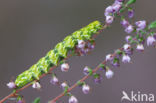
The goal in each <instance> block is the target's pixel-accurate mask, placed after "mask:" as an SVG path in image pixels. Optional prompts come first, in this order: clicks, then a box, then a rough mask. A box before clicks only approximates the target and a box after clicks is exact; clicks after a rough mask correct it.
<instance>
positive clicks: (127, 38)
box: [125, 35, 132, 43]
mask: <svg viewBox="0 0 156 103" xmlns="http://www.w3.org/2000/svg"><path fill="white" fill-rule="evenodd" d="M131 39H132V36H130V35H128V36H126V37H125V40H126V42H127V43H130V41H131Z"/></svg>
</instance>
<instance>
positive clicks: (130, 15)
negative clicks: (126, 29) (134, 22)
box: [128, 9, 134, 18]
mask: <svg viewBox="0 0 156 103" xmlns="http://www.w3.org/2000/svg"><path fill="white" fill-rule="evenodd" d="M128 17H129V18H133V17H134V10H133V9H129V10H128Z"/></svg>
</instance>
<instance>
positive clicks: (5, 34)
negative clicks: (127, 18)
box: [0, 0, 156, 103]
mask: <svg viewBox="0 0 156 103" xmlns="http://www.w3.org/2000/svg"><path fill="white" fill-rule="evenodd" d="M113 1H114V0H0V99H2V98H3V97H4V96H6V95H8V94H9V93H10V92H11V90H9V89H8V88H7V86H6V84H7V83H8V82H9V81H10V80H15V78H16V76H17V75H18V74H20V73H21V72H23V71H24V70H27V69H28V68H29V67H30V66H31V65H33V64H34V63H36V62H37V61H38V60H39V59H40V58H41V57H43V56H44V55H45V54H46V53H47V52H48V51H49V50H50V49H52V48H53V47H54V46H55V45H56V44H57V43H58V42H60V41H62V39H63V38H64V37H65V36H67V35H69V34H71V33H72V32H74V31H75V30H78V29H80V28H81V27H83V26H86V25H87V24H89V23H90V22H92V21H94V20H100V21H101V22H104V16H103V13H104V9H105V8H106V7H107V6H108V5H111V4H112V3H113ZM155 4H156V0H137V3H136V4H135V5H134V8H135V17H134V19H133V20H132V21H133V22H134V21H137V20H144V19H145V20H147V21H148V22H151V21H154V20H156V13H155V10H156V6H155ZM119 23H120V19H119V18H117V19H116V20H115V22H114V23H113V24H112V27H111V29H107V30H104V31H103V32H102V33H101V34H100V35H99V36H98V37H97V38H96V47H95V50H94V51H93V52H92V53H91V54H90V55H88V56H84V57H72V58H70V59H69V60H68V63H69V64H70V67H71V68H70V71H69V72H67V73H62V72H61V71H60V67H58V68H57V69H55V72H56V73H57V76H58V78H59V79H60V81H67V82H69V84H70V85H72V84H73V83H75V82H76V81H77V80H79V79H80V78H82V77H83V76H84V75H83V73H82V71H83V68H84V67H85V66H89V67H91V68H94V67H96V66H97V65H98V64H99V63H100V62H101V61H102V60H103V59H105V55H107V54H108V53H112V52H113V51H114V50H115V49H117V48H120V47H121V46H122V45H123V44H124V43H125V40H124V38H125V36H126V35H127V34H126V33H125V32H124V30H123V28H122V27H121V25H120V24H119ZM155 61H156V49H155V48H153V47H145V51H144V52H143V53H138V52H135V53H134V55H133V56H132V63H130V64H123V63H122V64H121V67H120V68H112V69H113V70H114V72H115V75H114V78H112V79H110V80H107V79H106V78H105V76H104V73H101V74H103V75H102V76H103V80H102V83H101V84H100V85H96V84H94V82H93V80H92V78H89V79H87V81H86V82H87V83H88V84H89V85H90V86H91V87H92V91H91V93H90V94H88V95H84V94H83V93H82V92H81V89H80V88H76V89H74V90H73V91H72V93H73V94H74V95H75V96H76V97H77V98H78V100H79V102H80V103H120V102H121V97H122V91H123V90H124V91H126V92H127V93H130V91H132V90H133V91H135V92H136V93H137V92H138V91H140V92H141V93H146V94H149V93H153V94H155V95H156V80H155V78H156V75H155V73H156V62H155ZM49 80H50V76H47V77H45V78H43V79H41V85H42V89H41V91H37V90H35V89H32V88H31V87H30V88H27V89H25V90H24V91H22V92H20V94H22V95H24V97H25V99H26V102H27V103H31V102H32V101H33V99H34V98H36V97H41V103H47V101H48V100H51V99H53V98H54V97H56V96H57V95H59V94H60V93H61V92H62V90H61V89H60V88H59V87H57V86H53V85H51V84H50V83H49ZM67 102H68V97H63V98H61V99H60V102H58V103H67ZM127 103H128V102H127Z"/></svg>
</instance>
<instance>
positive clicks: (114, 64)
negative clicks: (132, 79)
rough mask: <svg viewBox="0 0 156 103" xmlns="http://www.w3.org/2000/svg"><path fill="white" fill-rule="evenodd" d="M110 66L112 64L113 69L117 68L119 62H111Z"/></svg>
mask: <svg viewBox="0 0 156 103" xmlns="http://www.w3.org/2000/svg"><path fill="white" fill-rule="evenodd" d="M111 64H112V65H113V66H114V67H119V66H120V63H119V61H117V62H114V61H112V62H111Z"/></svg>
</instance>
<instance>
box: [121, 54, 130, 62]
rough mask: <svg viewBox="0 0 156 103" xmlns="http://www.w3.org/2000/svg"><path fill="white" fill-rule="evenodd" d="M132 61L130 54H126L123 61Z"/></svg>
mask: <svg viewBox="0 0 156 103" xmlns="http://www.w3.org/2000/svg"><path fill="white" fill-rule="evenodd" d="M130 61H131V58H130V57H129V56H128V55H124V56H123V57H122V62H123V63H129V62H130Z"/></svg>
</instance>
